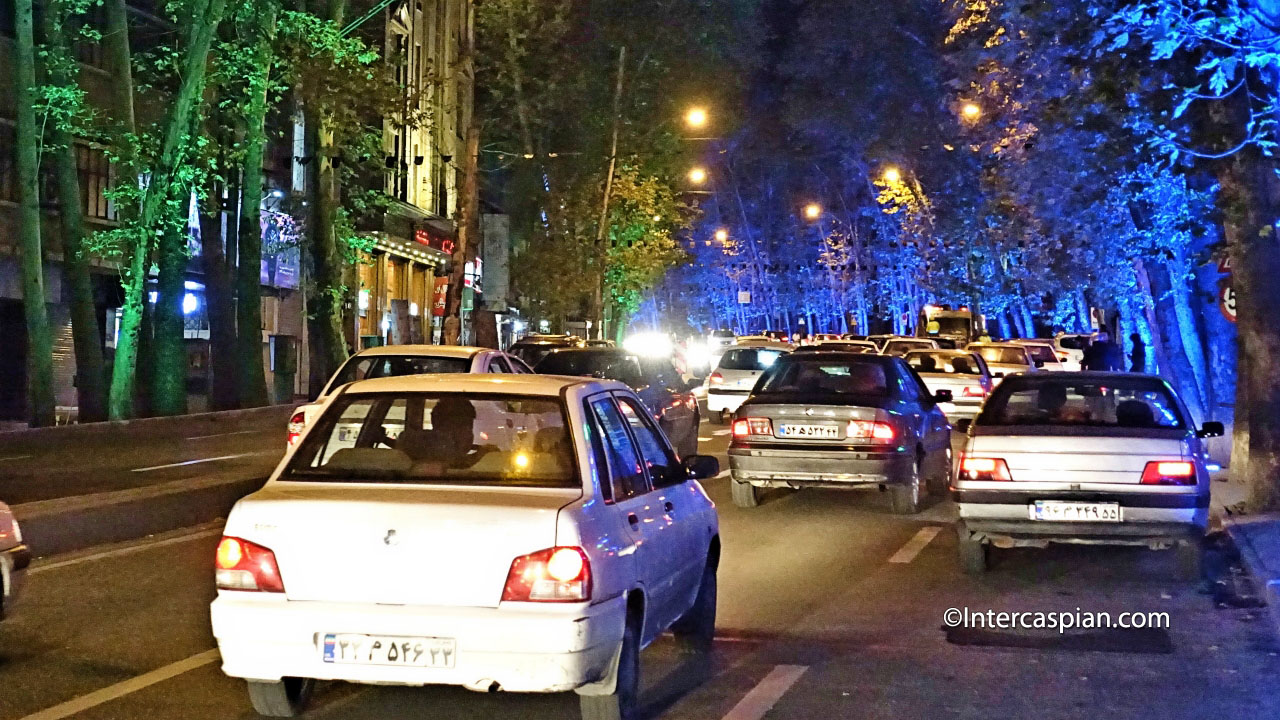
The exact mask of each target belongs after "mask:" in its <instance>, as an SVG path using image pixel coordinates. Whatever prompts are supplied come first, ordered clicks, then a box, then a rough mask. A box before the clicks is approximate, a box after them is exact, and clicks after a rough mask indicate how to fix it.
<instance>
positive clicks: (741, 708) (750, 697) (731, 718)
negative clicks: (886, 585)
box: [23, 665, 809, 720]
mask: <svg viewBox="0 0 1280 720" xmlns="http://www.w3.org/2000/svg"><path fill="white" fill-rule="evenodd" d="M808 669H809V667H808V666H807V665H778V666H777V667H775V668H774V669H773V670H771V671H770V672H769V674H768V675H766V676H765V677H764V679H763V680H761V681H760V684H759V685H756V686H755V687H754V688H751V692H749V693H747V694H746V695H745V696H744V697H743V698H742V699H741V700H739V701H738V704H737V705H734V706H733V709H732V710H730V711H729V714H728V715H725V716H724V720H760V718H763V717H764V715H765V713H767V712H769V711H770V710H771V709H773V706H774V705H776V704H777V703H778V701H779V700H781V699H782V696H783V695H786V694H787V691H788V690H790V689H791V686H792V685H795V684H796V681H797V680H799V679H800V676H801V675H803V674H804V671H805V670H808ZM23 720H29V718H23Z"/></svg>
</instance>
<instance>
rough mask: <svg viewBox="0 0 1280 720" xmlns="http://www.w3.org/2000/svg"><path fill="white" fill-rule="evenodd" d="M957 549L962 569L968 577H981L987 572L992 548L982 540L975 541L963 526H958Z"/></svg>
mask: <svg viewBox="0 0 1280 720" xmlns="http://www.w3.org/2000/svg"><path fill="white" fill-rule="evenodd" d="M956 535H957V543H956V549H957V551H958V552H959V553H960V567H961V568H962V569H963V570H964V571H965V574H967V575H981V574H983V573H985V572H986V571H987V566H988V560H989V558H988V554H989V552H990V548H988V547H987V545H986V543H984V542H982V541H981V540H975V539H974V538H973V535H971V534H970V533H969V531H968V530H967V529H965V526H964V525H963V524H961V525H958V526H956Z"/></svg>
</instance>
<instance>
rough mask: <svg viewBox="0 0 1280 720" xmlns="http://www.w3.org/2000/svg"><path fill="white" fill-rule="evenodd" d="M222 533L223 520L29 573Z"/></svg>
mask: <svg viewBox="0 0 1280 720" xmlns="http://www.w3.org/2000/svg"><path fill="white" fill-rule="evenodd" d="M221 534H222V522H221V521H219V522H218V527H216V528H209V529H206V530H199V531H196V532H192V533H187V534H185V535H178V536H176V537H169V538H164V539H163V540H152V541H149V542H144V543H138V544H136V545H129V546H128V547H122V548H116V549H114V550H104V551H102V552H96V553H92V554H90V555H81V556H80V557H74V558H70V559H68V560H59V561H57V562H51V563H47V564H36V565H33V566H32V567H31V568H30V569H28V570H27V574H28V575H35V574H37V573H42V572H46V571H49V570H57V569H58V568H64V567H69V566H72V565H81V564H83V563H87V562H93V561H95V560H105V559H107V558H113V557H120V556H122V555H133V554H135V553H140V552H143V551H146V550H151V549H153V548H158V547H165V546H166V545H177V544H179V543H184V542H190V541H191V540H199V539H200V538H207V537H213V536H214V535H221Z"/></svg>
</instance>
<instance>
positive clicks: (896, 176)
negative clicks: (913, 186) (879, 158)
mask: <svg viewBox="0 0 1280 720" xmlns="http://www.w3.org/2000/svg"><path fill="white" fill-rule="evenodd" d="M901 180H902V172H900V171H899V170H898V168H896V167H893V166H892V165H890V166H889V167H887V168H885V171H884V181H885V182H887V183H896V182H899V181H901Z"/></svg>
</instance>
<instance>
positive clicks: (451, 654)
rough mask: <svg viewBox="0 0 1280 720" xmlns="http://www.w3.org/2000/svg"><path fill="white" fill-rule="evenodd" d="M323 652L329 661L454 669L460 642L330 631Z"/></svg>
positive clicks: (325, 658) (325, 639) (449, 639)
mask: <svg viewBox="0 0 1280 720" xmlns="http://www.w3.org/2000/svg"><path fill="white" fill-rule="evenodd" d="M323 652H324V661H325V662H327V663H347V664H353V665H402V666H405V667H431V668H451V667H453V664H454V661H455V659H456V655H457V641H456V640H454V639H453V638H428V637H396V636H393V635H358V634H354V633H330V634H327V635H325V636H324V648H323Z"/></svg>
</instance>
